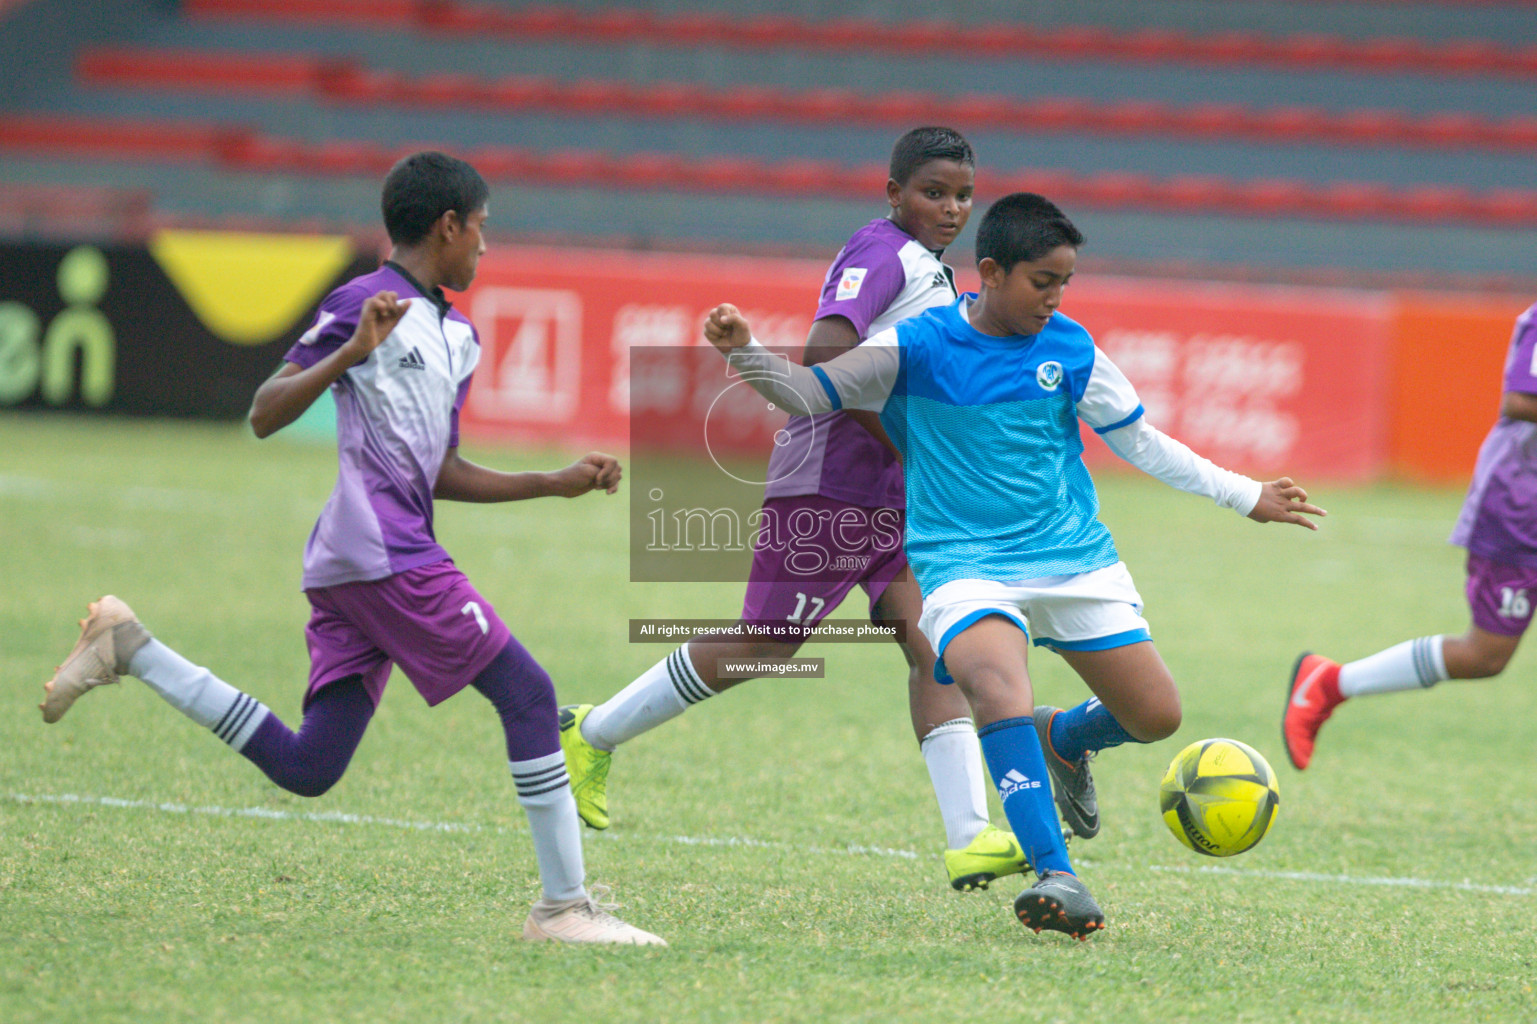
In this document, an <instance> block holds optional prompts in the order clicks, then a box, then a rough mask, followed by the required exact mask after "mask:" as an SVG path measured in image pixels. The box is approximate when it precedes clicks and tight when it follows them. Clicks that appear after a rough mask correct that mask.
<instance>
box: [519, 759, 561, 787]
mask: <svg viewBox="0 0 1537 1024" xmlns="http://www.w3.org/2000/svg"><path fill="white" fill-rule="evenodd" d="M565 770H566V766H565V763H564V762H562V763H560V764H552V765H550V766H549V767H548V768H541V769H539V770H538V771H534V772H525V773H524V774H522V775H519V774H518V773H517V772H513V773H512V780H513V781H514V782H516V783H517V784H518V785H520V786H536V785H538V784H539V783H541V782H548V781H549V780H550V779H552V778H554V777H555V776H556V775H560V774H564V773H565Z"/></svg>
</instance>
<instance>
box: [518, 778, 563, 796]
mask: <svg viewBox="0 0 1537 1024" xmlns="http://www.w3.org/2000/svg"><path fill="white" fill-rule="evenodd" d="M570 784H571V780H570V779H569V778H567V777H566V776H564V775H562V776H561V777H560V780H559V781H558V782H552V783H551V784H550V785H548V786H544V787H542V788H540V789H524V788H522V787H521V786H520V787H518V796H538V795H539V794H541V793H553V792H554V791H555V790H557V789H560V788H561V787H562V786H568V785H570Z"/></svg>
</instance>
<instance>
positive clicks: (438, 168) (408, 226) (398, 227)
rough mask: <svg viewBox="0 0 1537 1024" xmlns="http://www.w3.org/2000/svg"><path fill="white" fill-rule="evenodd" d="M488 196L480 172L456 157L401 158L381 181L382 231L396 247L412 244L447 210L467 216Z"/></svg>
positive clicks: (430, 154) (429, 154)
mask: <svg viewBox="0 0 1537 1024" xmlns="http://www.w3.org/2000/svg"><path fill="white" fill-rule="evenodd" d="M490 197H491V190H490V189H489V188H488V187H487V186H486V180H485V179H484V178H482V177H481V176H480V172H479V171H477V170H475V168H473V167H471V166H470V165H469V164H467V163H465V162H464V161H463V160H460V159H458V158H457V157H452V156H449V155H448V154H447V153H437V152H433V151H431V150H428V151H426V152H422V153H412V154H411V155H410V156H408V157H405V158H403V159H402V160H401V161H400V162H399V163H397V164H396V165H395V166H394V167H392V168H390V173H389V174H387V175H386V176H385V178H384V196H383V198H382V199H381V200H380V201H379V206H380V208H381V210H382V211H383V213H384V230H385V231H387V232H388V233H389V236H390V241H391V242H393V243H395V244H396V245H415V244H416V243H417V242H420V241H421V240H422V239H423V238H426V237H427V232H429V231H431V230H432V225H433V224H435V223H437V219H438V218H439V217H441V216H443V214H445V213H447V212H448V211H449V210H453V211H454V212H455V213H457V214H458V215H459V217H460V219H461V220H462V219H464V218H466V217H468V216H469V215H470V214H472V213H474V212H475V211H476V210H478V209H480V208H481V207H482V206H485V205H486V200H487V199H489V198H490Z"/></svg>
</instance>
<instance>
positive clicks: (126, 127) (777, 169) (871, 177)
mask: <svg viewBox="0 0 1537 1024" xmlns="http://www.w3.org/2000/svg"><path fill="white" fill-rule="evenodd" d="M416 148H419V147H417V146H414V145H412V146H400V145H391V144H387V143H383V142H376V141H369V140H351V139H342V140H329V141H322V142H312V141H308V140H304V139H296V138H286V137H278V136H272V135H268V134H265V133H263V132H260V131H257V130H254V129H250V128H246V127H242V126H230V125H219V124H204V123H195V122H168V121H149V120H126V119H108V118H78V117H67V116H52V115H49V116H40V115H28V114H5V115H0V152H6V151H9V152H16V153H27V154H34V155H54V156H57V155H89V156H91V157H94V158H98V159H118V160H137V159H146V158H153V159H156V160H159V161H162V162H163V161H187V162H199V163H206V164H211V165H215V166H223V167H229V168H236V169H241V170H263V171H268V172H283V173H295V172H309V173H314V174H320V175H326V176H330V175H358V176H372V177H377V176H380V175H382V174H383V173H384V172H385V171H387V170H388V169H389V167H390V166H391V165H392V164H393V163H394V161H395V160H396V159H398V157H399V156H400V155H402V154H403V153H404V152H409V151H411V150H414V149H416ZM466 157H467V158H468V159H469V160H471V162H473V163H475V164H476V166H477V167H479V168H480V169H481V171H482V173H484V174H485V175H486V176H487V177H488V178H491V179H498V180H514V181H517V180H524V181H534V182H543V183H546V184H560V185H564V186H576V185H583V186H593V187H603V188H620V189H637V190H663V191H675V190H678V189H680V188H683V187H684V186H686V187H687V189H688V190H690V191H701V192H723V193H747V194H753V193H756V194H765V195H785V196H798V195H804V194H823V195H832V196H838V197H845V198H868V197H869V196H872V195H876V194H878V193H879V191H880V189H881V187H882V184H883V183H884V182H885V179H886V168H885V166H884V164H873V163H872V164H862V165H857V166H848V165H844V164H838V163H834V162H830V161H820V160H805V159H790V160H776V161H768V160H755V159H748V158H740V157H720V158H715V159H709V160H703V161H700V160H695V159H690V158H688V157H685V156H681V155H674V154H667V153H624V154H616V153H608V152H603V151H596V150H585V149H561V150H551V151H537V150H532V149H523V148H519V147H507V146H492V147H482V148H479V149H477V150H474V151H471V152H468V153H467V154H466ZM978 190H979V191H980V192H982V193H983V194H984V195H997V194H1002V193H1004V192H1011V191H1031V192H1041V193H1045V194H1047V195H1051V196H1052V197H1053V198H1055V199H1057V200H1058V201H1059V202H1062V203H1064V204H1070V205H1074V206H1083V207H1089V208H1095V209H1121V210H1124V209H1139V208H1140V209H1146V210H1149V211H1163V212H1182V213H1222V214H1229V215H1235V216H1242V217H1258V218H1277V217H1285V218H1302V219H1328V220H1341V219H1343V220H1387V221H1402V222H1415V223H1452V222H1457V223H1467V224H1471V225H1480V226H1488V227H1494V228H1498V229H1503V230H1530V229H1531V228H1533V227H1537V190H1533V189H1521V188H1508V189H1488V190H1481V191H1474V190H1471V189H1465V188H1459V187H1455V186H1434V185H1427V186H1417V187H1410V188H1401V187H1390V186H1385V185H1377V184H1371V183H1358V182H1341V183H1336V184H1331V185H1326V186H1321V187H1320V186H1316V185H1311V184H1309V183H1306V182H1301V181H1295V180H1289V179H1256V180H1247V181H1243V180H1232V179H1228V178H1224V177H1221V176H1214V175H1213V176H1198V175H1184V176H1175V177H1168V178H1155V177H1152V176H1149V175H1146V174H1138V173H1129V172H1101V173H1096V174H1087V175H1084V174H1077V173H1072V172H1068V171H1062V170H1029V171H1022V172H1016V173H998V172H990V171H987V170H984V171H982V172H981V173H979V174H978Z"/></svg>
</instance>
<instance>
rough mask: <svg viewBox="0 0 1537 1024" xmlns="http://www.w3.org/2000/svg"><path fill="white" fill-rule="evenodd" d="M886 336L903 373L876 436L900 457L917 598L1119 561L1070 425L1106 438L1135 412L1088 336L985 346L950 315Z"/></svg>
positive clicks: (1059, 319)
mask: <svg viewBox="0 0 1537 1024" xmlns="http://www.w3.org/2000/svg"><path fill="white" fill-rule="evenodd" d="M968 298H969V297H968ZM895 334H896V338H895V341H896V344H897V348H898V352H899V354H900V359H901V362H900V366H899V369H898V372H897V378H896V381H895V383H894V386H893V387H892V391H891V394H890V396H889V398H888V399H887V401H886V403H885V406H884V407H883V408H882V410H881V423H882V425H883V426H884V427H885V428H886V432H887V433H888V434H890V435H891V439H892V442H893V443H894V444H896V445H897V448H898V450H900V451H901V452H902V453H903V467H904V469H905V471H906V474H907V505H908V519H907V557H908V561H910V562H911V563H912V566H913V571H914V572H915V573H916V574H917V576H918V580H919V582H920V584H921V585H922V588H923V591H924V593H925V594H927V593H930V592H932V591H933V590H934V589H935V588H937V587H939V586H942V585H943V584H945V583H948V582H950V581H952V580H959V579H985V580H998V581H1001V582H1015V581H1020V580H1029V579H1038V578H1040V577H1042V576H1067V575H1072V574H1075V573H1082V572H1091V571H1092V570H1095V569H1102V568H1105V567H1106V566H1110V565H1114V564H1115V563H1116V562H1117V561H1119V560H1120V557H1119V556H1118V555H1117V554H1116V550H1115V543H1114V541H1113V540H1111V537H1110V531H1109V530H1107V529H1106V528H1105V526H1104V524H1103V523H1101V522H1100V521H1099V518H1098V516H1099V495H1098V494H1097V493H1096V491H1095V489H1094V481H1093V480H1092V479H1091V478H1090V477H1089V471H1088V468H1087V467H1086V466H1084V464H1083V458H1082V455H1083V441H1082V440H1081V439H1080V437H1079V433H1078V420H1079V418H1082V419H1083V420H1085V421H1086V422H1087V423H1088V424H1089V425H1090V426H1091V427H1093V428H1095V429H1096V430H1099V431H1101V432H1103V431H1107V430H1113V429H1115V428H1117V427H1122V426H1125V425H1127V424H1129V423H1131V422H1132V421H1133V420H1135V419H1137V418H1138V417H1140V416H1141V415H1142V405H1141V403H1140V402H1139V401H1138V399H1137V393H1136V391H1135V389H1133V388H1132V386H1131V384H1130V383H1129V382H1128V381H1127V379H1126V377H1125V376H1124V375H1123V374H1122V373H1121V371H1120V370H1119V369H1117V368H1116V366H1115V364H1114V363H1112V362H1111V361H1110V360H1109V359H1108V358H1107V357H1106V356H1105V354H1104V353H1103V352H1101V351H1100V350H1099V349H1098V348H1097V347H1096V346H1095V344H1094V339H1093V338H1091V337H1090V336H1089V332H1088V331H1086V330H1085V329H1084V328H1083V327H1082V326H1080V325H1079V324H1078V323H1076V322H1075V321H1073V320H1071V319H1069V318H1068V317H1066V316H1063V315H1062V314H1061V313H1057V314H1056V315H1054V316H1053V317H1052V318H1051V319H1050V320H1049V321H1047V323H1046V326H1045V328H1044V329H1042V330H1041V332H1040V333H1039V334H1036V335H1033V336H1031V337H1007V338H1000V337H994V336H992V335H988V334H983V333H982V332H981V331H978V330H977V329H976V328H974V327H972V326H971V323H970V322H969V321H968V319H967V318H966V316H965V315H964V313H963V311H962V308H961V306H960V304H959V303H957V304H955V305H950V306H944V307H941V308H938V309H934V310H931V311H929V312H928V313H925V314H924V315H922V316H918V317H914V318H913V319H911V320H907V321H904V322H903V323H901V324H899V325H898V326H897V327H896V329H895Z"/></svg>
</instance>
